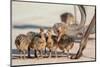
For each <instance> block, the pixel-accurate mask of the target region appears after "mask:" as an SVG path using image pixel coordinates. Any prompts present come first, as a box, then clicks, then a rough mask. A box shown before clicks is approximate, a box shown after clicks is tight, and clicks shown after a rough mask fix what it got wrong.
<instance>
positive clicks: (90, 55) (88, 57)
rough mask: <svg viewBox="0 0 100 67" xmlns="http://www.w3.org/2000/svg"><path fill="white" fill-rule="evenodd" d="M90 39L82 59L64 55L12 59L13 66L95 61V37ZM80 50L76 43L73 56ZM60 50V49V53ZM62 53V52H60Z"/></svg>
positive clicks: (71, 51) (72, 51)
mask: <svg viewBox="0 0 100 67" xmlns="http://www.w3.org/2000/svg"><path fill="white" fill-rule="evenodd" d="M90 37H92V38H90V39H89V41H88V43H87V46H86V49H85V50H84V52H83V56H82V57H81V58H80V59H77V60H75V59H74V60H73V59H69V58H68V57H67V56H66V55H63V56H61V55H62V54H58V55H59V56H60V57H57V58H56V57H51V58H39V59H37V58H26V59H19V58H15V59H12V65H13V66H14V65H29V64H45V63H62V62H66V63H67V62H78V61H94V60H95V36H94V35H90ZM78 48H79V43H78V42H76V43H75V45H74V47H73V48H72V50H70V53H71V54H75V53H76V52H77V50H78ZM59 51H60V50H59V49H58V52H59ZM60 52H61V51H60ZM14 56H18V54H12V57H14Z"/></svg>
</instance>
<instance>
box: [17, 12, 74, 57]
mask: <svg viewBox="0 0 100 67" xmlns="http://www.w3.org/2000/svg"><path fill="white" fill-rule="evenodd" d="M61 21H62V22H64V23H57V24H55V25H54V27H52V28H49V29H47V31H46V32H45V29H44V28H42V27H40V28H39V33H35V32H32V31H30V32H28V33H27V34H19V35H18V36H17V37H16V39H15V45H16V47H17V49H18V50H19V52H20V54H23V55H24V58H25V54H26V53H28V54H29V53H30V52H29V49H32V50H33V51H34V56H36V57H43V56H44V55H48V52H49V57H52V52H54V53H55V54H54V55H55V56H56V57H57V56H58V55H57V52H58V51H57V49H58V48H59V49H60V50H62V52H63V53H65V51H67V55H69V50H71V49H72V48H73V45H74V38H73V37H70V36H68V35H67V34H65V33H66V31H67V28H66V27H67V26H68V25H67V26H66V24H69V23H71V22H73V15H71V14H69V13H64V14H62V15H61ZM53 32H55V33H57V34H56V35H54V34H53ZM27 51H28V52H27ZM44 52H45V54H44ZM30 54H31V53H30ZM20 57H22V55H20Z"/></svg>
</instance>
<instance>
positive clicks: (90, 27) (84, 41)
mask: <svg viewBox="0 0 100 67" xmlns="http://www.w3.org/2000/svg"><path fill="white" fill-rule="evenodd" d="M95 23H96V13H95V14H94V16H93V19H92V21H91V23H90V25H89V27H88V28H87V30H86V32H85V34H84V36H83V38H82V40H81V43H80V47H79V50H78V52H77V54H76V55H73V56H72V57H71V59H79V58H80V57H81V56H82V52H83V50H84V49H85V47H86V45H87V41H88V37H89V34H90V32H91V30H92V29H93V27H95V26H94V25H95Z"/></svg>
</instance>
